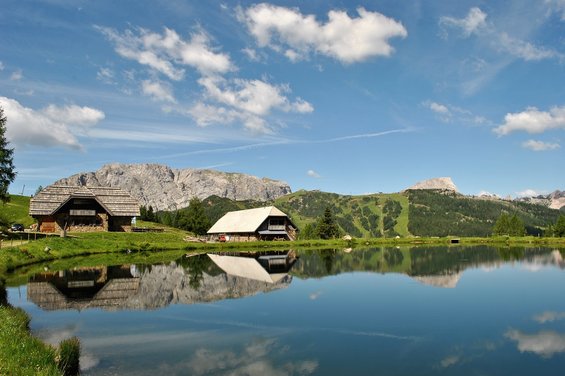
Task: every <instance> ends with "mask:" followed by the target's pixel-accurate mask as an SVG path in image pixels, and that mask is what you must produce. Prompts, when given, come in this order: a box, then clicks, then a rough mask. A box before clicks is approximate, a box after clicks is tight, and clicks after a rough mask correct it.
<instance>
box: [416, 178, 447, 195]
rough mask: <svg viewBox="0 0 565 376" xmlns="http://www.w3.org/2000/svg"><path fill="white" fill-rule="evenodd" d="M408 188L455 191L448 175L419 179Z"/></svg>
mask: <svg viewBox="0 0 565 376" xmlns="http://www.w3.org/2000/svg"><path fill="white" fill-rule="evenodd" d="M408 189H433V190H443V191H453V192H457V187H456V186H455V183H453V180H451V178H450V177H443V178H434V179H428V180H424V181H420V182H418V183H416V184H414V185H413V186H411V187H410V188H408Z"/></svg>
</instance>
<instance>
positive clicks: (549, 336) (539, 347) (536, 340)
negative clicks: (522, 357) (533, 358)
mask: <svg viewBox="0 0 565 376" xmlns="http://www.w3.org/2000/svg"><path fill="white" fill-rule="evenodd" d="M505 336H506V337H507V338H510V339H511V340H514V341H516V342H518V350H520V352H533V353H535V354H537V355H539V356H541V357H544V358H551V357H552V356H553V355H554V354H556V353H562V352H565V334H561V333H557V332H553V331H543V332H539V333H536V334H526V333H523V332H521V331H519V330H514V329H512V330H509V331H508V332H506V334H505Z"/></svg>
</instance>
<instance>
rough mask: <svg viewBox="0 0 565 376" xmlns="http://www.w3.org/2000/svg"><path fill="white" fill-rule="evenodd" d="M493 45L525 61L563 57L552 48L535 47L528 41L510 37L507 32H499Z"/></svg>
mask: <svg viewBox="0 0 565 376" xmlns="http://www.w3.org/2000/svg"><path fill="white" fill-rule="evenodd" d="M495 47H497V48H498V49H499V50H501V51H503V52H508V53H509V54H511V55H513V56H516V57H518V58H521V59H524V60H525V61H537V60H544V59H550V58H554V57H558V58H563V55H562V54H560V53H558V52H556V51H554V50H550V49H548V48H543V47H537V46H535V45H533V44H531V43H529V42H526V41H523V40H520V39H515V38H512V37H510V36H509V35H508V34H507V33H500V34H499V35H498V39H497V40H496V43H495Z"/></svg>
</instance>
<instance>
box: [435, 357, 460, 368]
mask: <svg viewBox="0 0 565 376" xmlns="http://www.w3.org/2000/svg"><path fill="white" fill-rule="evenodd" d="M460 361H461V357H460V356H459V355H450V356H448V357H446V358H444V359H442V360H441V362H440V366H441V367H442V368H449V367H451V366H453V365H455V364H457V363H459V362H460Z"/></svg>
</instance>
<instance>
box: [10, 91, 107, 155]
mask: <svg viewBox="0 0 565 376" xmlns="http://www.w3.org/2000/svg"><path fill="white" fill-rule="evenodd" d="M0 105H1V106H2V108H3V109H4V113H5V115H6V117H7V118H8V122H7V131H6V137H7V138H8V140H10V142H12V143H13V144H14V145H16V147H18V146H25V145H34V146H45V147H50V146H64V147H69V148H72V149H79V150H80V149H82V145H81V144H80V142H79V141H78V139H77V136H78V135H83V134H85V133H86V132H87V131H88V129H89V128H90V127H92V126H94V125H96V124H97V123H98V122H100V121H101V120H103V119H104V116H105V115H104V113H103V112H102V111H100V110H97V109H94V108H91V107H80V106H77V105H69V106H64V107H58V106H55V105H49V106H47V107H46V108H44V109H41V110H34V109H31V108H28V107H24V106H23V105H21V104H20V103H19V102H18V101H16V100H14V99H11V98H6V97H0Z"/></svg>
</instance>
